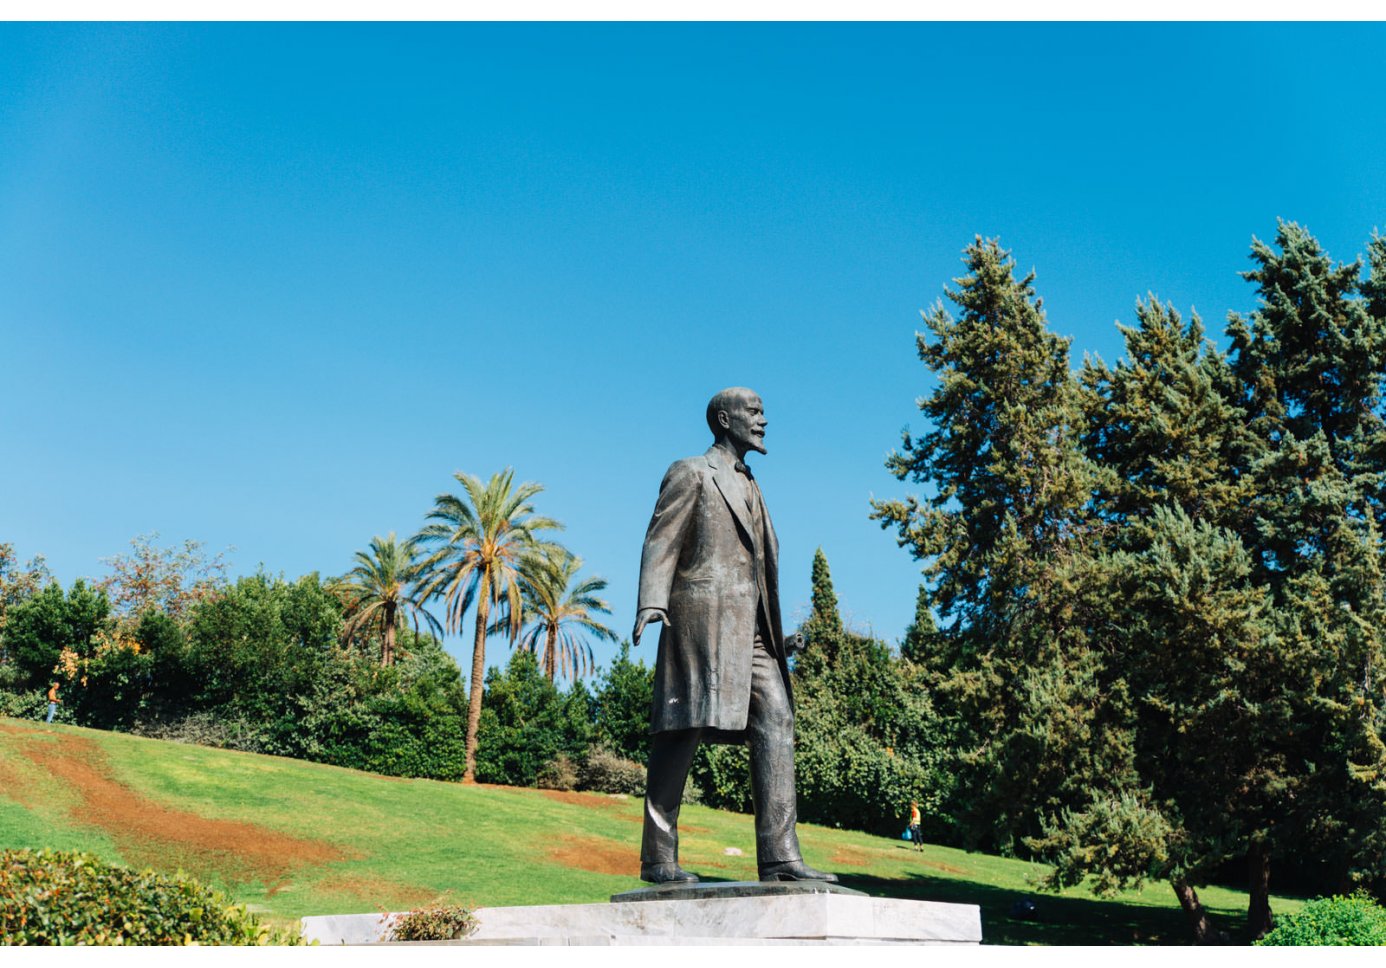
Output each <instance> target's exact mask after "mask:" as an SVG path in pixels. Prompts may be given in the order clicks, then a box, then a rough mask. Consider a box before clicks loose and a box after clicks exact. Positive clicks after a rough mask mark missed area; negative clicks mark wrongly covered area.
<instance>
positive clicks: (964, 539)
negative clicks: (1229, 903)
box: [872, 238, 1127, 848]
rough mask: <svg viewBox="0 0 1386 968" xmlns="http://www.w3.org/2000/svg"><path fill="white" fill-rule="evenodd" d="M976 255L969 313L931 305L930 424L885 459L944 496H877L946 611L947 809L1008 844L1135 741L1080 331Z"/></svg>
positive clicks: (932, 599)
mask: <svg viewBox="0 0 1386 968" xmlns="http://www.w3.org/2000/svg"><path fill="white" fill-rule="evenodd" d="M964 261H965V262H966V264H967V268H968V273H967V275H965V276H963V277H962V278H959V279H957V280H955V282H956V284H957V286H958V288H957V289H956V290H948V291H947V292H946V294H947V296H948V298H949V299H950V300H951V301H952V302H953V303H954V304H955V305H956V306H957V307H959V309H960V315H959V316H958V317H957V318H954V317H953V316H952V315H951V314H950V313H949V312H948V311H947V310H946V309H945V308H944V306H943V304H942V303H940V304H938V305H936V306H935V308H934V309H933V310H932V311H930V312H929V313H926V314H925V315H924V322H925V325H926V327H927V330H928V332H927V333H922V334H920V335H919V336H918V338H917V347H918V352H919V357H920V359H921V360H922V361H923V362H924V364H925V366H926V367H927V368H928V369H929V370H930V371H931V372H932V373H933V374H935V376H936V377H937V379H938V386H937V388H936V389H935V390H934V392H933V393H932V394H931V395H930V396H928V397H927V398H924V399H922V400H921V401H920V402H919V409H920V410H921V411H922V412H923V414H924V415H925V417H926V418H927V419H928V421H929V424H930V430H929V431H928V432H927V433H926V434H925V435H924V436H922V437H918V438H916V437H913V436H911V435H910V434H909V433H908V432H906V433H905V435H904V439H903V446H902V449H901V450H900V451H898V452H896V453H895V454H893V455H891V457H890V458H889V459H888V461H887V467H888V469H889V470H890V471H891V472H892V473H893V474H894V475H895V476H896V477H898V478H900V479H906V478H909V479H911V480H913V481H915V482H917V483H925V484H929V485H932V488H933V492H934V493H933V495H932V496H931V497H929V498H927V499H924V500H921V499H920V498H918V497H910V498H907V499H905V500H901V501H881V502H873V509H874V510H873V514H872V517H873V518H874V519H875V520H878V521H880V522H881V526H882V527H883V528H884V527H892V526H893V527H894V528H895V529H896V530H897V533H898V535H899V541H900V544H901V545H902V546H904V547H906V548H908V549H909V550H910V552H911V553H912V554H913V555H914V556H915V557H916V558H918V559H920V560H921V561H923V562H924V576H925V589H926V594H927V605H928V608H929V609H931V610H933V611H935V612H937V614H938V615H939V617H940V618H941V620H942V622H943V628H942V629H941V630H940V632H939V634H938V636H937V639H936V642H937V643H938V650H937V661H936V665H935V668H936V670H937V674H936V679H935V680H934V682H932V683H931V685H933V686H935V687H936V688H937V702H938V705H939V708H940V712H943V713H945V715H947V716H949V717H950V718H952V719H954V720H955V721H956V722H957V723H958V724H960V728H961V730H962V734H961V739H962V744H963V749H964V753H963V754H962V755H961V756H960V758H959V760H958V762H957V763H956V764H955V766H956V768H957V770H958V773H959V783H960V785H959V788H958V795H957V797H956V800H955V802H954V803H953V804H952V808H953V809H954V810H955V811H956V814H957V816H958V818H959V820H960V822H961V824H962V826H963V828H964V833H965V835H967V839H968V841H969V842H970V843H973V844H977V845H979V846H991V847H1000V848H1007V847H1009V846H1011V845H1012V844H1013V843H1014V840H1015V838H1016V837H1017V836H1023V835H1026V834H1033V833H1038V831H1039V827H1040V821H1041V818H1042V817H1043V816H1045V815H1047V814H1050V813H1054V812H1056V811H1057V810H1059V809H1061V808H1063V807H1064V806H1066V805H1071V804H1074V803H1077V802H1079V801H1080V800H1081V799H1082V797H1083V793H1084V787H1085V785H1086V784H1090V783H1092V782H1096V779H1097V777H1098V776H1100V775H1103V774H1112V773H1120V772H1123V771H1125V770H1126V769H1127V767H1126V765H1125V761H1126V759H1127V751H1126V749H1125V748H1124V746H1123V745H1122V744H1121V742H1120V735H1119V730H1117V729H1116V723H1117V722H1118V721H1119V720H1120V719H1121V717H1122V715H1123V714H1122V713H1121V712H1120V711H1119V710H1117V709H1116V708H1115V707H1114V706H1113V705H1111V704H1110V703H1108V702H1106V700H1105V697H1106V695H1107V694H1106V692H1105V690H1104V688H1103V685H1104V684H1103V681H1102V680H1103V671H1102V667H1101V663H1100V662H1099V661H1096V659H1095V657H1094V656H1093V655H1092V654H1091V653H1090V642H1089V639H1088V636H1087V631H1086V630H1087V628H1088V627H1089V626H1088V623H1087V621H1086V618H1085V613H1086V611H1087V610H1088V609H1089V608H1090V607H1091V603H1090V602H1089V600H1088V599H1089V598H1090V597H1091V595H1093V594H1094V593H1098V594H1100V590H1101V587H1102V586H1101V583H1100V582H1096V581H1094V580H1093V575H1092V573H1091V561H1090V558H1089V556H1088V555H1087V554H1086V549H1085V542H1086V540H1087V538H1088V527H1087V526H1088V518H1089V513H1088V507H1087V504H1088V494H1089V491H1090V490H1091V487H1092V484H1093V469H1092V467H1091V465H1090V464H1089V463H1088V462H1087V461H1086V460H1085V459H1084V458H1083V456H1082V454H1081V453H1080V451H1079V448H1078V439H1079V435H1080V431H1081V426H1080V419H1081V415H1080V411H1079V387H1078V384H1077V382H1076V381H1075V379H1074V377H1073V374H1072V372H1071V371H1070V369H1069V361H1068V341H1067V340H1065V339H1062V338H1060V337H1058V336H1056V335H1054V334H1053V333H1051V332H1050V331H1049V329H1048V327H1047V324H1046V321H1045V317H1044V312H1043V307H1042V304H1041V301H1040V300H1039V298H1038V297H1037V296H1036V293H1035V290H1034V287H1033V281H1034V276H1033V274H1030V275H1027V276H1025V277H1023V278H1020V279H1017V278H1016V276H1015V272H1014V270H1015V264H1014V261H1013V260H1012V259H1011V256H1010V253H1008V252H1006V251H1005V250H1003V249H1002V248H1001V247H1000V245H999V243H997V242H996V241H994V240H985V241H984V240H982V239H980V238H978V239H977V240H976V241H975V242H974V243H973V244H972V245H971V246H969V247H968V248H967V250H966V253H965V260H964ZM1094 736H1095V737H1098V740H1097V741H1095V742H1094V741H1092V737H1094Z"/></svg>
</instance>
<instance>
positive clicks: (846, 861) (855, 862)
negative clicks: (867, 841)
mask: <svg viewBox="0 0 1386 968" xmlns="http://www.w3.org/2000/svg"><path fill="white" fill-rule="evenodd" d="M831 863H832V864H833V865H834V866H836V867H870V866H871V856H870V855H869V854H867V853H866V851H864V850H860V849H858V848H856V847H839V848H837V849H836V850H835V851H833V856H832V860H831Z"/></svg>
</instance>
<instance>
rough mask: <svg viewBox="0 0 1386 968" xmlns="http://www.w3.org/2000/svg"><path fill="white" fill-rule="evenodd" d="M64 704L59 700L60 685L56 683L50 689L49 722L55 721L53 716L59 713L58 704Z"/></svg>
mask: <svg viewBox="0 0 1386 968" xmlns="http://www.w3.org/2000/svg"><path fill="white" fill-rule="evenodd" d="M60 702H62V700H61V699H59V698H58V684H57V683H56V682H55V683H53V684H52V685H50V686H49V687H48V720H47V721H48V722H50V723H51V722H52V721H53V714H54V713H56V712H57V711H58V703H60Z"/></svg>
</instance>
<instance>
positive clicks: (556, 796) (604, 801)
mask: <svg viewBox="0 0 1386 968" xmlns="http://www.w3.org/2000/svg"><path fill="white" fill-rule="evenodd" d="M539 792H540V793H542V794H543V795H544V796H546V797H548V798H549V799H550V800H556V801H558V802H559V803H568V804H572V805H573V806H575V807H605V808H606V809H608V810H610V809H611V808H613V807H619V806H621V804H622V803H623V802H624V801H622V800H617V799H616V798H615V797H609V796H607V795H606V794H605V793H590V792H589V793H579V792H578V791H576V790H540V791H539Z"/></svg>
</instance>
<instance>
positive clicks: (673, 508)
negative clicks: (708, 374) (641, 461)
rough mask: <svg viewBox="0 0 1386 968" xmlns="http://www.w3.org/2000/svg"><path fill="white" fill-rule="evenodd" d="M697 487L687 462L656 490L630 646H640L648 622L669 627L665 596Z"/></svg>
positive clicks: (690, 518)
mask: <svg viewBox="0 0 1386 968" xmlns="http://www.w3.org/2000/svg"><path fill="white" fill-rule="evenodd" d="M701 486H702V478H701V477H700V476H699V475H698V473H697V472H696V471H695V470H694V469H693V468H692V467H691V466H689V463H688V462H687V461H680V462H679V463H677V464H675V465H674V466H673V467H671V468H669V471H668V473H666V474H665V475H664V481H663V482H662V483H661V484H660V486H659V500H658V501H656V502H655V510H654V514H653V515H652V516H651V518H650V526H649V528H648V529H647V530H646V531H645V547H644V550H643V551H642V552H641V554H640V598H639V601H638V604H637V606H636V615H635V628H634V630H633V631H632V632H631V637H630V640H631V644H632V645H639V644H640V635H641V633H643V632H644V631H645V626H646V625H649V624H650V623H651V622H663V623H664V625H665V627H666V628H667V627H668V626H669V593H670V590H671V589H672V587H673V584H674V572H675V570H676V569H677V568H678V563H679V552H680V551H681V550H682V548H683V542H684V538H685V536H686V535H687V533H688V531H689V528H690V526H691V525H692V523H693V514H694V511H695V509H696V508H697V506H698V492H699V490H700V488H701Z"/></svg>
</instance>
